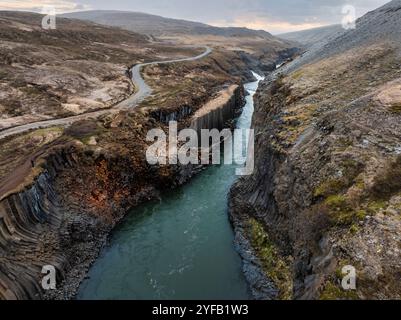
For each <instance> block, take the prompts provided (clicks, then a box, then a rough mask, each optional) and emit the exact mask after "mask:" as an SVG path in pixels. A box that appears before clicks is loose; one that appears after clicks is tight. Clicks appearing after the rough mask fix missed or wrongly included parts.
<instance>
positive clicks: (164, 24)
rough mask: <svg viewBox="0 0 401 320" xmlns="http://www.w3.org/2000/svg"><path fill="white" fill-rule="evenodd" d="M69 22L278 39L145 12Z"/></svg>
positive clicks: (157, 32)
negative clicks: (84, 21) (87, 21)
mask: <svg viewBox="0 0 401 320" xmlns="http://www.w3.org/2000/svg"><path fill="white" fill-rule="evenodd" d="M63 16H64V17H67V18H74V19H81V20H89V21H93V22H96V23H99V24H104V25H111V26H115V27H120V28H124V29H127V30H131V31H135V32H138V33H141V34H147V35H153V36H164V35H167V36H171V35H182V34H186V35H214V36H223V37H260V38H263V39H270V40H273V39H274V37H273V36H272V35H271V34H270V33H268V32H266V31H263V30H251V29H247V28H232V27H227V28H219V27H213V26H210V25H207V24H204V23H200V22H193V21H187V20H178V19H171V18H165V17H161V16H157V15H151V14H147V13H141V12H124V11H102V10H97V11H83V12H74V13H67V14H64V15H63Z"/></svg>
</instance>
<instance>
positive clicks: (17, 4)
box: [0, 0, 91, 13]
mask: <svg viewBox="0 0 401 320" xmlns="http://www.w3.org/2000/svg"><path fill="white" fill-rule="evenodd" d="M49 7H54V8H55V9H56V13H64V12H73V11H81V10H89V9H91V6H89V5H86V4H82V3H76V2H72V1H68V0H31V1H26V0H13V1H0V10H16V11H34V12H42V11H43V9H44V8H49Z"/></svg>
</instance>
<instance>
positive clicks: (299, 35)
mask: <svg viewBox="0 0 401 320" xmlns="http://www.w3.org/2000/svg"><path fill="white" fill-rule="evenodd" d="M341 32H344V29H343V28H342V27H341V26H340V25H332V26H326V27H320V28H314V29H308V30H303V31H296V32H290V33H282V34H279V35H277V37H278V38H281V39H284V40H287V41H293V42H298V43H300V44H302V45H303V46H304V47H306V48H309V47H311V46H313V45H315V44H318V43H321V42H323V41H326V42H327V41H329V40H330V38H332V37H333V36H335V35H336V34H339V33H341Z"/></svg>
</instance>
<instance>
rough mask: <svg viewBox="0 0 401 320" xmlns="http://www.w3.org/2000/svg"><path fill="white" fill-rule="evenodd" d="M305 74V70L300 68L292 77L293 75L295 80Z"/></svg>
mask: <svg viewBox="0 0 401 320" xmlns="http://www.w3.org/2000/svg"><path fill="white" fill-rule="evenodd" d="M303 75H304V72H303V70H298V71H295V72H294V73H293V74H292V75H291V77H292V78H293V79H294V80H298V79H299V78H301V77H302V76H303Z"/></svg>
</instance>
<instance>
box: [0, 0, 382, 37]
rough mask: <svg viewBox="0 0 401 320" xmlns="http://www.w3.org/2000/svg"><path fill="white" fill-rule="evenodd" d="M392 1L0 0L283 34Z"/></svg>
mask: <svg viewBox="0 0 401 320" xmlns="http://www.w3.org/2000/svg"><path fill="white" fill-rule="evenodd" d="M387 2H389V0H196V1H195V0H113V1H110V0H55V1H52V0H6V1H4V0H0V10H27V11H36V12H40V11H41V10H42V7H43V6H46V5H50V6H51V5H53V6H55V7H56V9H57V12H60V13H62V12H70V11H80V10H91V9H107V10H126V11H140V12H146V13H152V14H158V15H162V16H166V17H169V18H180V19H187V20H193V21H200V22H205V23H208V24H212V25H216V26H241V27H249V28H253V29H264V30H266V31H269V32H272V33H275V34H277V33H282V32H288V31H296V30H302V29H308V28H313V27H319V26H323V25H329V24H338V23H341V21H342V19H343V15H342V12H341V11H342V8H343V6H344V5H347V4H350V5H353V6H354V7H355V8H356V13H357V16H361V15H363V14H365V13H366V12H367V11H369V10H372V9H375V8H377V7H379V6H381V5H383V4H385V3H387Z"/></svg>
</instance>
